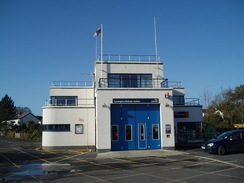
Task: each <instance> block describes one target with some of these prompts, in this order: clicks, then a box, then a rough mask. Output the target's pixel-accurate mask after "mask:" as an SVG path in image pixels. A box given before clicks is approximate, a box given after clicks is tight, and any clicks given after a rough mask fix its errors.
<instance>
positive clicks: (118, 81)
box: [108, 74, 152, 88]
mask: <svg viewBox="0 0 244 183" xmlns="http://www.w3.org/2000/svg"><path fill="white" fill-rule="evenodd" d="M108 87H110V88H152V75H151V74H108Z"/></svg>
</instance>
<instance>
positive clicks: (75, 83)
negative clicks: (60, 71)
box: [52, 81, 93, 87]
mask: <svg viewBox="0 0 244 183" xmlns="http://www.w3.org/2000/svg"><path fill="white" fill-rule="evenodd" d="M88 86H93V82H92V81H53V82H52V87H88Z"/></svg>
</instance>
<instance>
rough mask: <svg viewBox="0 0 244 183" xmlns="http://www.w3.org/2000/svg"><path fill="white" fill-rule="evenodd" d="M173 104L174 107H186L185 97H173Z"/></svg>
mask: <svg viewBox="0 0 244 183" xmlns="http://www.w3.org/2000/svg"><path fill="white" fill-rule="evenodd" d="M173 104H174V105H185V98H184V96H173Z"/></svg>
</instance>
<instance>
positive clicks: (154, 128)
mask: <svg viewBox="0 0 244 183" xmlns="http://www.w3.org/2000/svg"><path fill="white" fill-rule="evenodd" d="M148 111H149V115H148V116H149V121H148V124H149V125H148V131H149V133H148V139H149V142H148V149H160V148H161V133H160V125H159V124H160V117H159V105H149V110H148Z"/></svg>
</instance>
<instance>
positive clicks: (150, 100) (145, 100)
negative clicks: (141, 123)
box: [113, 98, 159, 104]
mask: <svg viewBox="0 0 244 183" xmlns="http://www.w3.org/2000/svg"><path fill="white" fill-rule="evenodd" d="M113 103H114V104H129V103H133V104H134V103H159V99H158V98H143V99H141V98H136V99H131V98H129V99H124V98H123V99H113Z"/></svg>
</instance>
